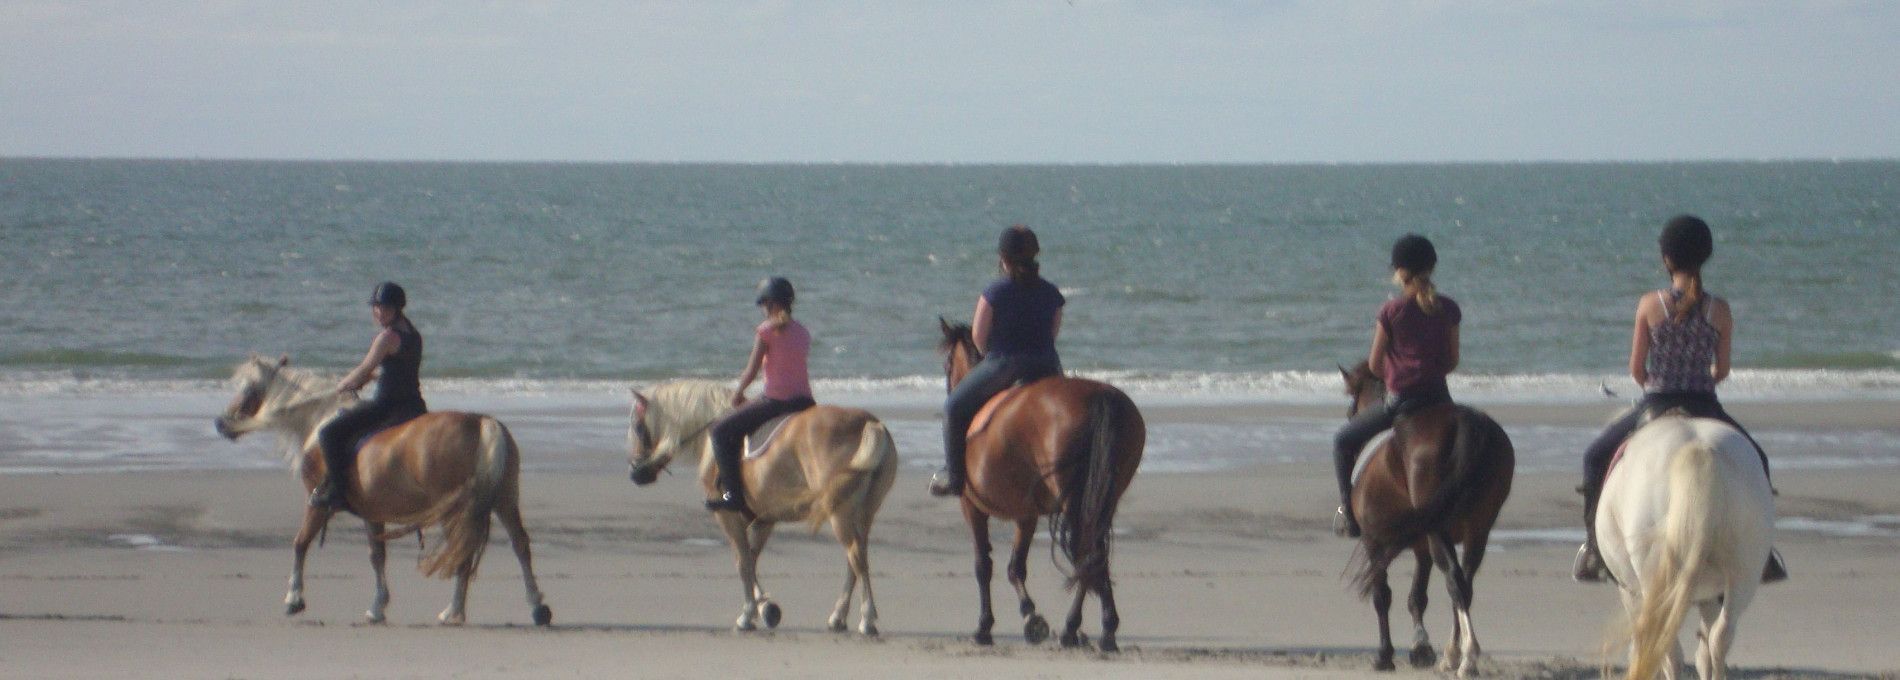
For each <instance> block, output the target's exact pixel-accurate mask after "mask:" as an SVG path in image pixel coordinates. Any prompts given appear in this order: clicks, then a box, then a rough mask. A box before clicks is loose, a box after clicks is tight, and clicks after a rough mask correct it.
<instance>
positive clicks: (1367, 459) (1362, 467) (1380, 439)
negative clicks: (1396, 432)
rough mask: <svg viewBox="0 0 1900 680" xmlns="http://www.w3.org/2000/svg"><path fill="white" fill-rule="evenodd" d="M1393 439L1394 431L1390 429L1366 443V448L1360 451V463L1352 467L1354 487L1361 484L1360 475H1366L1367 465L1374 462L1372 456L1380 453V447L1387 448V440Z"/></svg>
mask: <svg viewBox="0 0 1900 680" xmlns="http://www.w3.org/2000/svg"><path fill="white" fill-rule="evenodd" d="M1391 438H1392V430H1389V429H1388V430H1386V431H1384V432H1380V433H1379V436H1377V437H1373V438H1372V441H1369V442H1366V448H1363V449H1360V450H1359V461H1358V462H1356V463H1353V465H1352V484H1353V485H1354V486H1357V485H1358V484H1359V475H1362V474H1365V471H1366V465H1368V464H1370V463H1371V462H1372V454H1373V453H1374V452H1376V451H1378V450H1379V447H1381V446H1385V442H1386V440H1388V439H1391Z"/></svg>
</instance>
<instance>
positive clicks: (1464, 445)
mask: <svg viewBox="0 0 1900 680" xmlns="http://www.w3.org/2000/svg"><path fill="white" fill-rule="evenodd" d="M1452 423H1453V424H1452V432H1451V447H1450V448H1449V449H1448V450H1446V451H1445V457H1446V458H1447V459H1448V460H1446V461H1445V462H1444V463H1442V465H1443V466H1444V469H1445V473H1444V474H1443V475H1441V476H1440V477H1439V478H1438V488H1437V489H1435V490H1433V492H1432V495H1431V497H1430V498H1427V499H1426V501H1425V504H1424V505H1421V506H1419V507H1417V508H1415V509H1413V510H1412V511H1411V512H1408V513H1405V514H1404V515H1403V516H1400V517H1398V518H1396V519H1395V520H1394V521H1393V522H1392V523H1391V524H1390V525H1388V527H1387V530H1386V532H1385V535H1384V536H1381V537H1380V538H1379V540H1378V541H1377V543H1376V544H1373V545H1371V546H1370V547H1369V548H1367V550H1366V556H1365V558H1366V561H1365V563H1364V565H1363V566H1362V567H1361V569H1360V571H1359V574H1358V575H1356V576H1354V577H1353V583H1354V584H1355V585H1357V586H1358V587H1359V595H1360V597H1364V598H1371V597H1372V594H1373V591H1374V590H1377V589H1378V587H1379V586H1378V584H1377V583H1375V582H1374V581H1375V579H1374V578H1373V575H1374V574H1376V573H1378V572H1379V571H1380V569H1379V568H1382V567H1384V566H1386V565H1389V564H1391V563H1392V560H1394V559H1397V558H1398V556H1399V554H1400V553H1403V552H1405V551H1406V550H1410V549H1411V548H1412V546H1413V545H1415V544H1417V543H1418V542H1419V541H1420V540H1422V539H1424V538H1425V537H1426V536H1428V535H1430V534H1431V533H1433V532H1435V531H1438V530H1440V529H1442V528H1444V526H1445V523H1446V521H1448V520H1450V519H1451V518H1453V517H1456V516H1458V515H1459V510H1461V509H1462V508H1463V506H1465V505H1468V504H1469V501H1470V500H1471V499H1472V498H1474V497H1476V494H1477V491H1478V489H1477V485H1476V484H1475V483H1474V482H1476V481H1477V477H1478V475H1479V471H1480V470H1483V469H1484V466H1483V465H1480V463H1481V462H1483V461H1484V460H1485V459H1486V458H1487V452H1489V451H1490V450H1491V448H1492V447H1493V446H1496V445H1498V444H1499V441H1497V440H1498V439H1500V438H1501V437H1502V435H1503V430H1502V429H1501V428H1499V427H1498V426H1497V422H1496V421H1493V420H1491V418H1490V417H1489V416H1486V415H1484V414H1483V413H1481V412H1479V411H1476V410H1473V409H1469V408H1466V407H1463V406H1457V407H1455V410H1454V411H1453V412H1452ZM1395 436H1396V435H1395Z"/></svg>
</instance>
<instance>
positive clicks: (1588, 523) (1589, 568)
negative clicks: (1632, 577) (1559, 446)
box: [1571, 405, 1644, 582]
mask: <svg viewBox="0 0 1900 680" xmlns="http://www.w3.org/2000/svg"><path fill="white" fill-rule="evenodd" d="M1643 411H1644V407H1643V406H1640V405H1639V406H1637V407H1636V408H1632V409H1630V410H1629V412H1628V413H1625V414H1623V415H1622V416H1621V417H1619V418H1617V419H1616V420H1614V421H1612V422H1611V423H1610V424H1609V426H1607V427H1605V428H1603V433H1602V434H1599V435H1597V438H1596V441H1593V442H1590V446H1589V448H1586V449H1584V452H1583V485H1582V486H1579V487H1577V492H1578V493H1581V494H1583V535H1584V541H1583V546H1582V547H1580V548H1578V549H1577V559H1576V564H1575V565H1573V569H1572V572H1573V573H1572V574H1571V576H1572V577H1573V578H1575V579H1576V580H1578V581H1585V582H1594V581H1601V580H1603V558H1602V556H1600V555H1598V554H1597V499H1598V497H1600V496H1601V495H1602V493H1603V477H1604V475H1606V474H1608V473H1609V470H1610V459H1611V458H1613V457H1615V455H1616V449H1617V447H1620V446H1622V445H1623V440H1625V439H1628V438H1629V436H1630V433H1631V432H1634V431H1635V430H1636V423H1637V421H1639V420H1642V418H1643Z"/></svg>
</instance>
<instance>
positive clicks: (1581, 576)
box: [1570, 543, 1605, 583]
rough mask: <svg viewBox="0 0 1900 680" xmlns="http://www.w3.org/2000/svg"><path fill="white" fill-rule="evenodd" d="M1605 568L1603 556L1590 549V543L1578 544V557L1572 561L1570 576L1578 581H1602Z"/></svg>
mask: <svg viewBox="0 0 1900 680" xmlns="http://www.w3.org/2000/svg"><path fill="white" fill-rule="evenodd" d="M1604 571H1605V569H1604V568H1603V556H1601V555H1598V554H1597V553H1596V551H1594V550H1591V549H1590V544H1588V543H1585V544H1583V545H1580V546H1577V559H1576V561H1574V562H1571V563H1570V578H1571V580H1573V581H1576V582H1578V583H1602V582H1603V576H1604Z"/></svg>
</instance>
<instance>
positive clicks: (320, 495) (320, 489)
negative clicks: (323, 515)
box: [310, 468, 345, 510]
mask: <svg viewBox="0 0 1900 680" xmlns="http://www.w3.org/2000/svg"><path fill="white" fill-rule="evenodd" d="M341 476H342V475H339V474H337V472H336V469H335V468H331V469H330V471H329V472H327V473H325V474H324V475H323V482H322V483H319V484H317V488H316V490H315V491H312V492H310V507H313V508H323V509H326V510H342V509H344V505H345V502H344V498H343V480H341V479H338V478H339V477H341Z"/></svg>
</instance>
